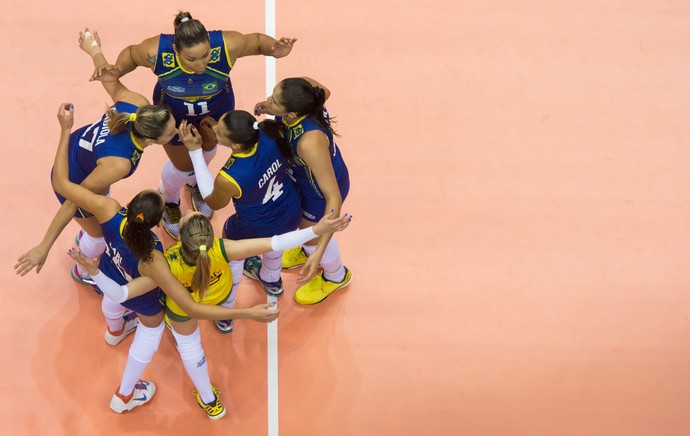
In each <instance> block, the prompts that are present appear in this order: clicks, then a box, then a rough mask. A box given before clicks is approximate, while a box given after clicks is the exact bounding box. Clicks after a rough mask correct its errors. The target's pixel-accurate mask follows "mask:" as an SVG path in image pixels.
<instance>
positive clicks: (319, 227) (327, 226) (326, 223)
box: [313, 210, 352, 236]
mask: <svg viewBox="0 0 690 436" xmlns="http://www.w3.org/2000/svg"><path fill="white" fill-rule="evenodd" d="M334 216H335V213H333V211H332V210H331V214H330V215H324V216H323V218H321V220H320V221H319V222H318V223H316V225H315V226H314V229H313V230H314V233H316V234H317V235H319V236H320V235H323V234H324V233H335V232H341V231H343V230H345V229H346V228H347V226H349V225H350V222H351V221H352V215H350V214H348V213H346V214H344V215H343V216H340V217H335V218H334Z"/></svg>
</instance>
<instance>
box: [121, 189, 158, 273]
mask: <svg viewBox="0 0 690 436" xmlns="http://www.w3.org/2000/svg"><path fill="white" fill-rule="evenodd" d="M163 210H164V204H163V199H162V197H161V196H160V194H158V193H157V192H156V191H142V192H140V193H138V194H137V195H136V196H135V197H134V198H133V199H132V201H130V202H129V204H128V205H127V223H126V224H125V228H124V229H123V230H122V237H123V238H124V240H125V244H127V247H129V249H130V250H132V253H133V254H134V256H136V258H137V259H139V260H140V261H142V262H148V261H150V260H151V258H152V252H153V249H154V247H155V241H154V239H153V235H152V234H151V229H152V228H153V227H155V226H156V225H158V223H159V222H160V220H161V218H162V216H163Z"/></svg>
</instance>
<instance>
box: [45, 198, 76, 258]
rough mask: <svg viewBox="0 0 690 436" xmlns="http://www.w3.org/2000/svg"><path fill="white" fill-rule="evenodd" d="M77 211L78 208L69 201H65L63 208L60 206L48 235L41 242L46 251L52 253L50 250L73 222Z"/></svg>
mask: <svg viewBox="0 0 690 436" xmlns="http://www.w3.org/2000/svg"><path fill="white" fill-rule="evenodd" d="M76 211H77V206H76V205H75V204H74V203H72V202H71V201H69V200H68V201H65V202H64V203H63V204H62V206H60V209H59V210H58V211H57V213H56V214H55V216H54V217H53V220H52V221H51V222H50V225H49V226H48V230H46V233H45V235H44V236H43V240H41V244H40V245H42V246H43V247H44V248H45V249H46V251H50V248H51V247H52V246H53V244H54V243H55V241H56V240H57V238H58V237H59V236H60V234H61V233H62V231H63V230H64V229H65V227H67V224H69V222H70V221H72V218H73V217H74V214H75V213H76Z"/></svg>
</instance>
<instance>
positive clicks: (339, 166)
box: [283, 107, 349, 199]
mask: <svg viewBox="0 0 690 436" xmlns="http://www.w3.org/2000/svg"><path fill="white" fill-rule="evenodd" d="M323 113H324V116H325V118H326V119H328V111H327V110H326V108H325V107H324V108H323ZM283 125H284V127H285V137H286V138H287V139H288V141H289V142H290V145H291V146H292V152H293V154H294V158H293V159H290V160H289V164H290V167H291V168H292V174H293V176H294V177H295V180H296V181H297V184H298V185H299V189H300V191H301V192H302V194H303V195H307V196H310V197H313V198H319V199H323V198H324V195H323V193H322V192H321V189H320V188H319V184H318V183H316V179H315V178H314V175H313V174H312V172H311V169H310V168H309V166H307V164H306V162H304V161H303V160H302V159H301V158H300V157H299V154H297V144H299V140H300V139H301V138H302V135H304V134H305V133H307V132H311V131H312V130H318V131H320V132H323V133H324V134H325V135H326V136H327V137H328V150H329V152H330V155H331V164H332V165H333V171H334V172H335V178H336V180H337V181H338V183H339V184H340V183H341V181H342V182H344V181H345V179H346V178H347V177H348V172H347V166H346V165H345V161H344V160H343V156H342V155H341V154H340V150H339V149H338V145H337V144H336V143H335V141H333V134H332V133H331V132H330V131H329V130H327V129H324V128H323V127H321V126H320V125H318V124H317V123H316V122H314V120H312V119H311V118H310V117H308V116H306V115H305V116H303V117H301V118H299V119H297V120H296V121H295V122H293V123H292V124H287V123H286V122H285V121H283ZM348 180H349V179H348Z"/></svg>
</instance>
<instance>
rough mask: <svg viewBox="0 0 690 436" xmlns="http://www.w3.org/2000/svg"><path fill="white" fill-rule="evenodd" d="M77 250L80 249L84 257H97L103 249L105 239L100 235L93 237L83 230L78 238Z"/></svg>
mask: <svg viewBox="0 0 690 436" xmlns="http://www.w3.org/2000/svg"><path fill="white" fill-rule="evenodd" d="M79 250H81V252H82V253H84V256H86V257H98V256H99V255H100V254H101V253H103V252H104V251H105V239H103V237H102V236H100V237H97V238H94V237H93V236H91V235H89V234H88V233H86V232H84V234H83V235H82V236H81V238H80V239H79Z"/></svg>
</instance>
